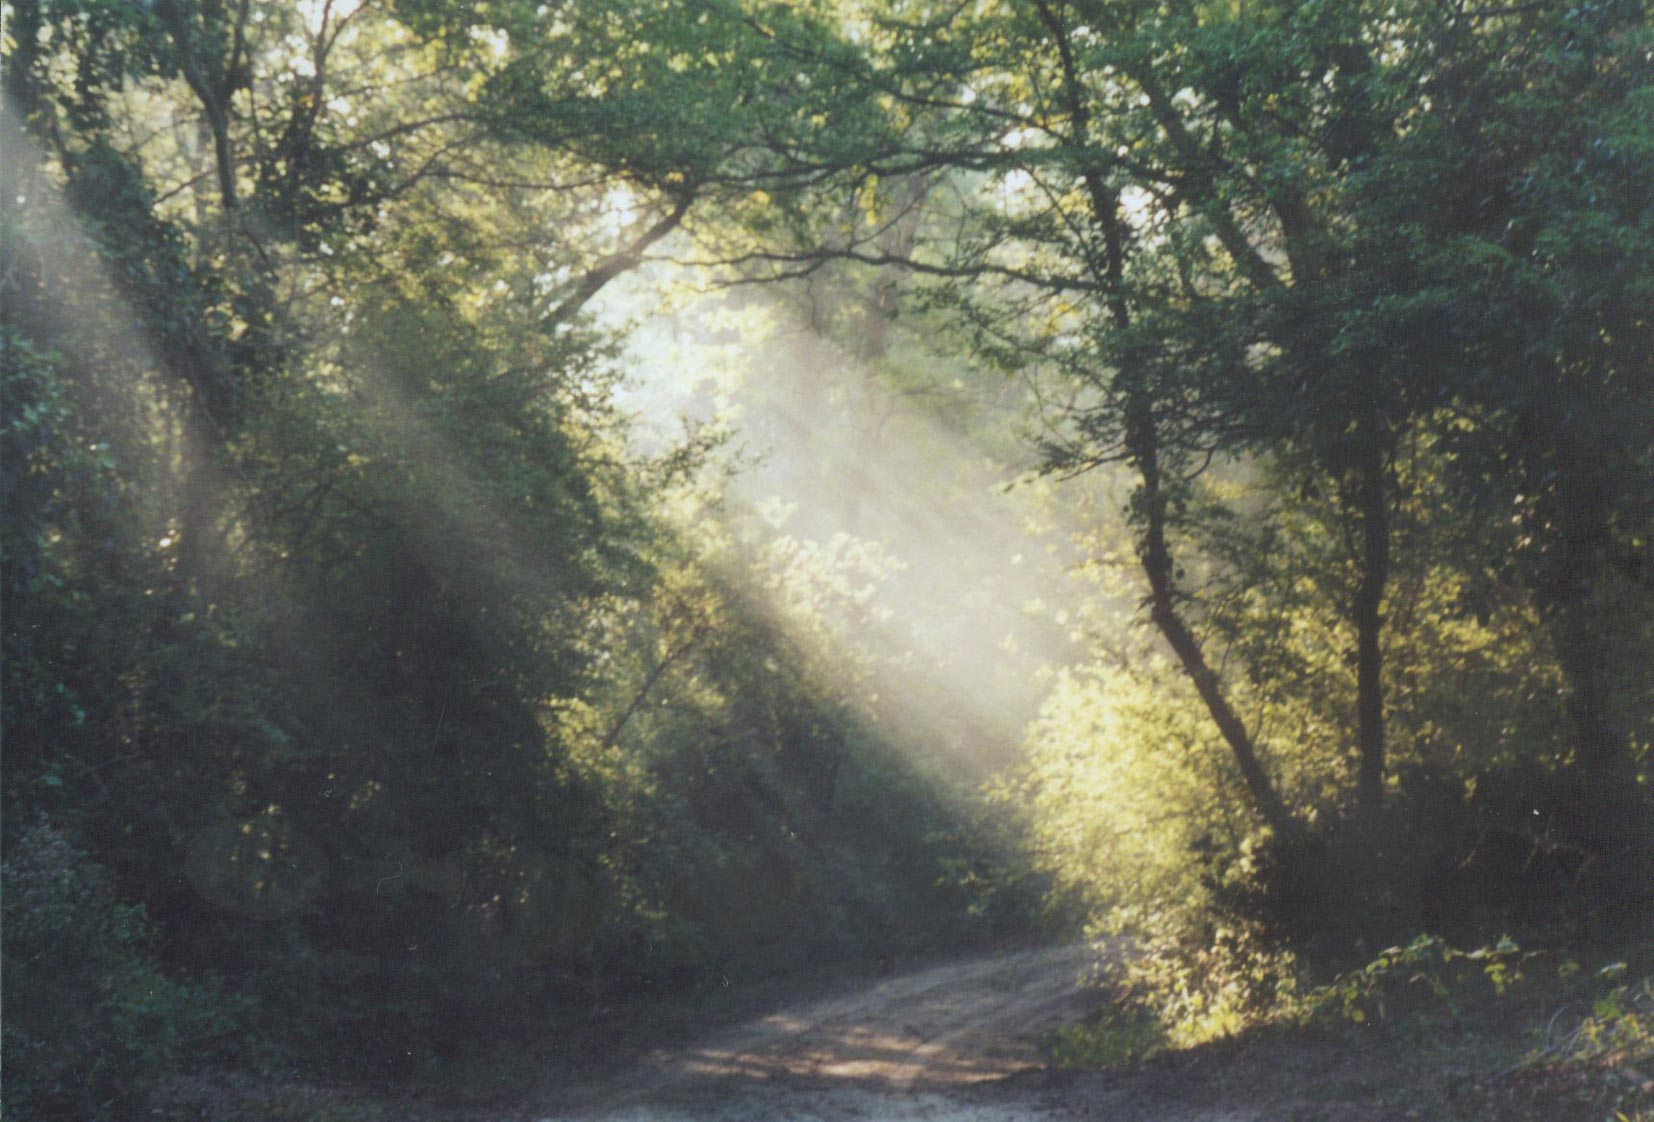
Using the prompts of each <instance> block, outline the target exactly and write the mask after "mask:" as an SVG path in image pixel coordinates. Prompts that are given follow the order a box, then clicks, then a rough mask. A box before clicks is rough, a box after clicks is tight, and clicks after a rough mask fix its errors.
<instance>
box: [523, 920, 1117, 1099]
mask: <svg viewBox="0 0 1654 1122" xmlns="http://www.w3.org/2000/svg"><path fill="white" fill-rule="evenodd" d="M1088 961H1089V958H1088V952H1087V951H1086V950H1085V949H1084V948H1081V947H1065V948H1057V949H1044V950H1035V951H1016V952H1007V953H1000V954H993V955H987V956H983V957H978V958H972V959H966V960H963V961H956V962H950V963H946V964H943V965H940V966H935V967H931V968H929V969H926V970H921V971H919V972H917V973H913V974H907V975H903V976H900V977H895V978H890V979H887V980H886V981H884V982H882V983H879V984H877V985H875V986H873V987H871V988H869V989H866V990H862V991H860V992H857V993H854V994H850V995H847V996H841V997H837V998H833V999H830V1000H825V1001H818V1002H814V1003H809V1004H804V1005H799V1006H797V1007H792V1008H787V1009H783V1010H781V1011H779V1012H776V1013H773V1014H771V1015H769V1016H766V1017H763V1018H761V1019H759V1020H757V1021H754V1022H751V1023H749V1024H745V1025H741V1026H738V1027H735V1028H731V1029H728V1030H724V1031H722V1032H718V1033H715V1034H713V1035H712V1036H711V1037H710V1038H708V1039H707V1040H705V1041H702V1042H700V1043H698V1044H696V1045H695V1046H693V1047H687V1048H679V1049H673V1050H663V1051H659V1052H655V1053H652V1054H650V1055H649V1056H647V1057H645V1059H644V1061H643V1062H642V1064H641V1065H639V1067H638V1068H637V1069H635V1070H633V1071H631V1072H628V1073H627V1074H626V1075H625V1076H624V1077H618V1078H614V1079H611V1080H609V1081H607V1082H605V1083H603V1084H600V1085H597V1086H592V1087H587V1088H584V1089H581V1090H579V1091H578V1092H576V1093H575V1094H573V1095H572V1096H570V1095H568V1094H567V1093H565V1094H564V1096H563V1103H562V1105H561V1106H560V1108H559V1110H558V1111H557V1112H556V1113H555V1114H549V1115H547V1117H548V1118H552V1119H557V1120H558V1122H564V1120H567V1122H749V1120H750V1122H760V1120H762V1122H778V1120H783V1119H785V1120H793V1122H840V1120H843V1122H849V1120H852V1119H858V1120H859V1119H879V1120H887V1119H888V1120H895V1122H905V1120H908V1119H915V1120H917V1119H925V1120H930V1122H1001V1120H1007V1122H1008V1120H1011V1119H1022V1120H1028V1122H1038V1120H1041V1119H1045V1118H1052V1117H1059V1116H1063V1115H1066V1112H1062V1113H1061V1114H1053V1113H1051V1112H1052V1110H1054V1109H1055V1103H1054V1102H1053V1101H1046V1100H1047V1096H1046V1095H1045V1094H1044V1093H1043V1092H1042V1091H1041V1090H1040V1089H1039V1088H1038V1087H1037V1086H1035V1085H1034V1084H1033V1083H1032V1082H1030V1083H1023V1082H1022V1081H1016V1080H1013V1081H1011V1082H1010V1083H1005V1082H1001V1081H1004V1080H1006V1079H1007V1077H1010V1076H1014V1075H1017V1074H1018V1073H1025V1072H1030V1071H1033V1070H1036V1069H1038V1068H1039V1067H1040V1055H1039V1045H1040V1041H1041V1040H1042V1038H1043V1037H1044V1036H1045V1034H1046V1033H1048V1032H1049V1031H1050V1030H1051V1029H1052V1028H1054V1027H1056V1026H1057V1025H1058V1024H1061V1023H1062V1022H1063V1021H1065V1020H1069V1019H1073V1018H1074V1017H1077V1016H1079V1015H1080V1014H1081V1013H1082V1012H1083V1011H1084V1010H1085V1008H1086V1006H1087V1003H1088V1002H1091V1003H1094V1002H1095V1000H1096V995H1095V992H1091V993H1088V992H1087V991H1086V990H1085V989H1083V988H1082V986H1081V976H1082V974H1083V973H1084V971H1085V968H1086V964H1087V962H1088Z"/></svg>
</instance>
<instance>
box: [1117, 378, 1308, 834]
mask: <svg viewBox="0 0 1654 1122" xmlns="http://www.w3.org/2000/svg"><path fill="white" fill-rule="evenodd" d="M1128 412H1129V413H1130V414H1131V416H1129V417H1128V419H1127V428H1128V433H1127V442H1128V444H1129V445H1130V455H1131V458H1132V462H1133V463H1134V464H1135V465H1136V467H1137V470H1138V472H1139V473H1140V475H1141V477H1142V492H1141V493H1142V498H1143V502H1142V518H1143V534H1142V537H1141V538H1139V540H1138V546H1137V551H1138V559H1139V560H1140V561H1141V563H1142V566H1143V573H1144V575H1145V576H1147V577H1148V581H1149V618H1150V619H1151V620H1152V621H1153V622H1154V625H1155V627H1156V628H1158V629H1159V631H1160V634H1161V635H1162V636H1163V637H1164V638H1165V640H1166V643H1167V645H1168V646H1170V647H1171V649H1172V653H1173V654H1175V655H1176V656H1177V661H1178V664H1179V665H1180V666H1181V667H1182V668H1183V672H1184V673H1185V674H1187V675H1188V677H1189V680H1190V681H1191V682H1193V683H1194V686H1195V691H1196V692H1197V693H1199V695H1200V700H1201V701H1202V702H1203V703H1204V704H1205V706H1206V711H1207V712H1208V713H1209V714H1210V715H1211V717H1212V721H1213V723H1214V724H1216V725H1217V727H1218V732H1219V733H1221V734H1222V736H1223V739H1224V742H1225V743H1227V744H1228V745H1229V751H1230V753H1231V754H1233V756H1234V757H1235V764H1236V766H1237V767H1238V768H1239V769H1240V773H1241V778H1242V779H1243V780H1244V781H1245V783H1246V789H1247V791H1248V793H1249V794H1250V795H1251V796H1252V802H1253V804H1254V805H1255V806H1256V807H1257V810H1258V813H1259V814H1260V815H1261V816H1262V817H1263V820H1264V821H1265V822H1267V823H1268V824H1269V826H1270V828H1271V829H1273V830H1274V831H1275V832H1276V834H1278V835H1280V836H1283V837H1285V836H1289V835H1293V834H1297V833H1299V832H1300V830H1301V825H1300V823H1299V822H1298V820H1297V819H1296V818H1294V817H1293V815H1292V812H1291V811H1290V810H1288V809H1287V806H1286V803H1285V802H1283V801H1282V799H1281V796H1280V793H1279V792H1278V791H1276V789H1275V784H1274V783H1273V781H1272V780H1271V779H1270V778H1269V773H1268V772H1267V771H1265V770H1264V767H1263V763H1262V761H1261V760H1260V759H1259V758H1258V752H1257V746H1256V745H1255V744H1254V742H1253V739H1252V735H1251V733H1250V732H1248V731H1247V728H1246V722H1245V721H1243V720H1241V717H1240V715H1239V714H1238V713H1236V712H1235V710H1234V707H1233V706H1231V705H1230V704H1229V699H1228V697H1226V696H1225V695H1224V692H1223V684H1222V683H1221V682H1220V681H1219V680H1218V676H1217V673H1216V671H1214V670H1213V669H1212V668H1211V666H1210V665H1208V663H1207V662H1206V655H1205V652H1204V651H1202V649H1201V646H1200V642H1199V640H1197V639H1196V638H1195V636H1194V633H1193V632H1192V631H1191V630H1190V629H1189V626H1188V624H1187V623H1186V622H1185V621H1184V619H1183V616H1182V613H1180V612H1179V611H1178V606H1177V600H1178V593H1177V584H1176V580H1175V577H1174V569H1173V566H1172V557H1171V550H1170V548H1169V547H1168V545H1167V543H1166V497H1165V494H1164V493H1163V492H1162V490H1161V479H1160V451H1159V434H1158V432H1157V430H1156V426H1155V424H1154V417H1153V413H1152V412H1151V411H1150V410H1149V409H1148V408H1147V407H1146V405H1145V403H1142V402H1134V403H1132V405H1131V406H1129V407H1128Z"/></svg>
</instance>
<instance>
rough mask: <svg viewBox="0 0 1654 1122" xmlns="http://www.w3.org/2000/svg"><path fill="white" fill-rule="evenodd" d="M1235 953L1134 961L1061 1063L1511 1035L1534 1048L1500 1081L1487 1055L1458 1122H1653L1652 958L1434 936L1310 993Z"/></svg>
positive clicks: (1056, 1047) (1073, 1030)
mask: <svg viewBox="0 0 1654 1122" xmlns="http://www.w3.org/2000/svg"><path fill="white" fill-rule="evenodd" d="M1236 951H1237V948H1235V947H1230V948H1228V950H1227V951H1224V950H1222V949H1219V950H1215V951H1210V952H1208V954H1207V955H1206V956H1204V958H1202V959H1186V960H1184V961H1183V963H1182V964H1181V965H1180V966H1176V967H1174V966H1172V965H1170V964H1169V963H1158V964H1157V963H1155V962H1154V961H1153V958H1152V956H1151V959H1150V965H1149V967H1148V969H1144V968H1143V963H1142V961H1141V960H1138V961H1137V962H1135V963H1134V964H1133V966H1132V968H1131V970H1130V975H1129V978H1128V980H1127V981H1126V982H1125V984H1124V985H1123V986H1122V987H1121V988H1120V989H1118V990H1117V991H1116V994H1115V1000H1114V1001H1113V1002H1112V1003H1111V1004H1110V1005H1109V1006H1107V1007H1106V1008H1104V1009H1102V1010H1099V1011H1098V1012H1097V1013H1096V1014H1095V1015H1094V1016H1093V1017H1092V1018H1090V1019H1089V1020H1087V1021H1086V1022H1084V1023H1081V1024H1077V1025H1071V1026H1067V1027H1065V1028H1064V1029H1062V1030H1060V1031H1059V1032H1057V1033H1056V1034H1055V1035H1054V1036H1053V1038H1052V1040H1051V1044H1050V1052H1051V1056H1052V1058H1053V1060H1054V1062H1056V1063H1058V1064H1059V1065H1062V1066H1065V1067H1075V1068H1108V1067H1119V1066H1123V1065H1127V1064H1131V1063H1136V1062H1139V1061H1142V1060H1144V1059H1147V1058H1149V1057H1151V1056H1153V1055H1155V1054H1157V1053H1160V1052H1164V1051H1168V1050H1178V1049H1183V1048H1189V1047H1195V1046H1198V1045H1201V1044H1205V1043H1209V1042H1212V1041H1216V1040H1221V1039H1235V1038H1244V1037H1248V1036H1250V1035H1252V1034H1253V1033H1257V1032H1293V1031H1297V1032H1311V1033H1324V1032H1334V1033H1338V1032H1341V1031H1344V1030H1345V1029H1347V1028H1353V1027H1357V1026H1360V1027H1362V1028H1363V1029H1373V1028H1376V1027H1379V1026H1387V1027H1388V1028H1389V1029H1391V1030H1392V1031H1390V1032H1389V1033H1387V1034H1385V1035H1384V1036H1383V1037H1382V1039H1383V1041H1384V1042H1385V1043H1384V1045H1383V1046H1384V1047H1387V1048H1410V1049H1412V1050H1414V1051H1418V1052H1422V1053H1429V1054H1435V1053H1438V1052H1441V1051H1444V1050H1445V1046H1446V1044H1447V1042H1448V1041H1451V1042H1452V1043H1453V1044H1454V1045H1457V1046H1464V1045H1466V1044H1469V1045H1472V1046H1473V1045H1474V1044H1475V1043H1476V1041H1474V1040H1472V1039H1469V1038H1472V1037H1475V1036H1477V1035H1485V1036H1490V1037H1491V1036H1493V1035H1500V1036H1504V1035H1507V1034H1508V1035H1512V1036H1516V1037H1518V1038H1523V1037H1525V1038H1526V1043H1525V1044H1524V1045H1522V1047H1523V1049H1524V1050H1523V1052H1522V1054H1521V1055H1520V1058H1518V1059H1517V1060H1516V1062H1515V1063H1504V1061H1500V1063H1501V1065H1502V1066H1499V1067H1497V1068H1495V1067H1493V1066H1492V1057H1493V1056H1495V1055H1497V1054H1498V1052H1497V1050H1496V1049H1493V1048H1491V1047H1487V1048H1483V1049H1481V1050H1480V1052H1479V1053H1478V1054H1479V1056H1480V1057H1481V1059H1482V1061H1483V1062H1484V1063H1485V1064H1487V1065H1488V1069H1487V1070H1484V1071H1479V1072H1477V1073H1476V1075H1475V1079H1474V1081H1473V1091H1472V1092H1471V1094H1472V1100H1471V1103H1472V1105H1469V1106H1466V1105H1465V1103H1463V1102H1461V1104H1460V1109H1461V1110H1465V1109H1468V1110H1470V1111H1471V1114H1469V1115H1463V1116H1466V1117H1469V1116H1474V1115H1475V1113H1476V1111H1477V1110H1483V1111H1485V1112H1488V1113H1487V1114H1486V1116H1488V1117H1501V1118H1505V1117H1508V1118H1513V1119H1515V1118H1522V1119H1527V1118H1536V1119H1537V1118H1547V1119H1552V1118H1555V1119H1560V1118H1562V1117H1564V1114H1565V1116H1566V1117H1568V1118H1574V1117H1579V1118H1589V1119H1593V1120H1600V1122H1654V972H1651V970H1650V968H1651V966H1654V963H1651V962H1650V961H1649V960H1648V959H1647V958H1646V955H1647V951H1646V949H1638V950H1637V951H1636V952H1634V953H1633V955H1632V956H1630V961H1627V960H1617V961H1612V962H1607V963H1606V964H1596V965H1593V966H1589V967H1588V966H1586V965H1584V964H1582V963H1581V962H1579V961H1577V960H1576V959H1574V958H1572V957H1569V956H1567V955H1564V954H1559V953H1557V952H1555V951H1551V950H1527V949H1524V948H1523V947H1521V946H1520V945H1519V944H1518V943H1517V942H1516V941H1515V940H1513V939H1511V938H1509V937H1504V938H1500V939H1498V940H1497V941H1496V942H1494V943H1492V944H1489V945H1486V946H1482V947H1478V948H1474V949H1462V948H1458V947H1455V946H1453V945H1451V944H1449V943H1448V942H1446V941H1445V940H1443V939H1441V938H1439V937H1436V936H1430V935H1426V936H1420V937H1419V938H1417V939H1414V940H1413V941H1412V942H1410V943H1407V944H1405V945H1401V946H1394V947H1390V948H1388V949H1387V950H1385V951H1383V952H1381V953H1380V954H1379V955H1378V956H1377V957H1375V958H1374V959H1373V960H1372V961H1371V962H1369V963H1367V964H1366V965H1364V966H1362V967H1360V968H1358V969H1354V970H1348V971H1343V972H1340V973H1338V974H1336V975H1334V976H1333V977H1332V978H1331V979H1330V980H1327V981H1324V982H1321V983H1319V984H1307V983H1305V982H1304V981H1303V979H1302V974H1303V970H1302V967H1301V966H1300V965H1299V964H1298V963H1296V962H1293V961H1292V960H1291V959H1290V958H1288V957H1286V956H1283V955H1276V956H1273V957H1267V958H1262V959H1259V960H1258V961H1256V962H1254V963H1252V964H1251V967H1250V968H1249V969H1248V968H1247V967H1245V966H1244V964H1243V961H1244V960H1243V956H1241V955H1239V954H1238V953H1236ZM1203 970H1205V971H1208V972H1207V973H1202V971H1203ZM1425 1066H1426V1068H1427V1067H1428V1061H1426V1065H1425ZM1564 1106H1565V1107H1566V1111H1565V1112H1564V1110H1563V1108H1564ZM1548 1112H1555V1113H1548Z"/></svg>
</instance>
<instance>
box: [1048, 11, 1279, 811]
mask: <svg viewBox="0 0 1654 1122" xmlns="http://www.w3.org/2000/svg"><path fill="white" fill-rule="evenodd" d="M1036 7H1037V10H1038V12H1039V16H1040V19H1041V22H1042V23H1044V24H1045V27H1046V30H1047V31H1048V32H1049V33H1050V34H1051V36H1052V40H1053V44H1054V45H1055V47H1056V49H1057V54H1058V59H1059V61H1060V63H1061V66H1062V71H1063V85H1064V96H1065V99H1066V101H1067V103H1068V110H1069V120H1070V124H1071V128H1072V132H1071V133H1070V135H1069V137H1068V138H1067V140H1068V143H1069V144H1071V145H1072V146H1074V147H1075V148H1076V149H1077V150H1079V151H1082V152H1084V151H1086V150H1087V149H1088V148H1089V147H1090V138H1089V135H1088V133H1089V129H1090V109H1089V106H1088V105H1087V104H1086V102H1085V99H1084V94H1083V93H1082V91H1081V86H1080V83H1079V76H1078V74H1077V70H1076V66H1077V64H1076V60H1075V57H1074V52H1073V46H1072V44H1071V43H1070V41H1069V34H1068V28H1067V26H1066V25H1065V24H1064V23H1063V21H1062V19H1061V18H1060V16H1059V15H1058V13H1057V12H1056V11H1055V10H1054V9H1053V8H1052V7H1051V5H1050V3H1049V0H1036ZM1081 179H1082V181H1083V182H1084V184H1085V189H1086V194H1087V196H1088V197H1089V200H1090V203H1091V211H1092V221H1093V222H1094V223H1095V224H1096V226H1097V229H1098V231H1099V232H1100V233H1101V234H1102V239H1103V246H1102V249H1103V253H1102V257H1101V259H1100V260H1098V261H1095V262H1093V263H1092V271H1093V272H1094V273H1097V274H1099V280H1100V281H1101V285H1100V287H1101V288H1102V290H1103V292H1104V293H1105V300H1106V304H1107V308H1108V314H1109V318H1110V319H1111V320H1112V321H1113V324H1114V326H1115V327H1116V328H1117V329H1119V330H1121V331H1128V330H1130V328H1131V324H1132V309H1131V303H1130V298H1129V296H1128V294H1127V291H1126V278H1125V268H1126V257H1127V253H1128V239H1129V232H1128V230H1127V228H1126V224H1125V222H1124V220H1123V219H1122V217H1121V215H1120V206H1119V198H1118V196H1117V195H1116V194H1115V193H1114V192H1113V191H1111V190H1110V189H1109V187H1108V184H1107V176H1106V175H1105V173H1104V169H1103V168H1102V167H1099V166H1098V165H1097V164H1095V163H1088V164H1086V165H1085V166H1084V170H1083V171H1082V173H1081ZM1236 248H1237V251H1238V250H1239V249H1240V247H1236ZM1237 260H1240V261H1241V263H1242V264H1243V265H1245V264H1247V261H1246V259H1245V255H1244V254H1242V256H1241V257H1238V258H1237ZM1266 272H1267V270H1266ZM1273 279H1274V278H1273V274H1268V276H1266V277H1261V278H1259V283H1260V284H1266V283H1270V282H1271V281H1273ZM1135 374H1136V372H1135V371H1130V370H1121V371H1119V372H1117V375H1116V377H1117V379H1119V380H1120V381H1119V383H1118V384H1121V385H1124V386H1125V393H1124V398H1125V402H1124V430H1125V444H1126V454H1127V456H1128V458H1129V460H1130V462H1131V464H1132V466H1133V467H1135V468H1136V469H1137V472H1138V475H1139V477H1140V479H1141V488H1140V491H1139V494H1140V496H1141V499H1142V503H1141V511H1140V517H1141V518H1142V522H1143V530H1142V536H1141V537H1140V538H1139V539H1138V543H1137V556H1138V561H1139V563H1140V564H1141V565H1142V567H1143V574H1144V576H1145V577H1146V578H1147V579H1148V583H1149V619H1150V621H1151V622H1152V623H1153V624H1154V626H1155V628H1156V629H1157V630H1158V631H1159V632H1160V634H1161V637H1162V638H1164V639H1165V640H1166V644H1167V646H1169V647H1171V649H1172V653H1173V654H1174V655H1176V656H1177V661H1178V665H1179V666H1180V667H1181V668H1182V670H1183V673H1184V674H1186V675H1187V676H1188V678H1189V680H1190V681H1191V682H1193V683H1194V687H1195V692H1196V693H1198V694H1199V695H1200V700H1201V702H1202V704H1204V705H1205V706H1206V711H1207V713H1208V714H1209V715H1210V716H1211V718H1212V722H1213V723H1214V724H1215V725H1216V726H1217V728H1218V732H1219V733H1220V734H1221V735H1222V736H1223V739H1224V742H1225V743H1226V744H1227V745H1228V746H1229V751H1230V754H1231V755H1232V756H1233V757H1234V759H1235V765H1236V767H1237V768H1238V769H1239V770H1240V773H1241V779H1242V780H1243V781H1244V782H1245V784H1246V789H1247V792H1248V794H1250V795H1251V798H1252V802H1253V805H1254V807H1256V809H1257V811H1258V814H1259V816H1260V817H1262V818H1263V820H1264V822H1265V823H1267V824H1268V825H1269V827H1270V828H1271V829H1273V830H1274V831H1275V833H1276V834H1277V835H1280V836H1283V837H1285V836H1290V835H1297V834H1300V833H1302V832H1303V825H1302V823H1300V822H1299V821H1298V819H1297V818H1296V817H1295V816H1294V815H1293V814H1292V811H1291V810H1289V809H1288V808H1287V805H1286V802H1285V801H1284V800H1283V799H1282V798H1281V796H1280V792H1279V791H1277V790H1276V788H1275V783H1274V781H1273V780H1272V779H1271V778H1270V776H1269V772H1268V771H1267V770H1265V768H1264V766H1263V761H1262V760H1261V759H1260V758H1259V755H1258V750H1257V745H1256V742H1255V741H1254V739H1253V737H1252V734H1251V732H1250V731H1249V730H1248V729H1247V727H1246V722H1245V721H1243V720H1242V719H1241V717H1240V714H1238V713H1236V712H1235V709H1234V706H1232V705H1230V704H1229V698H1228V696H1227V695H1226V694H1225V692H1224V689H1223V683H1222V681H1221V680H1220V679H1219V678H1218V675H1217V672H1216V671H1214V670H1213V669H1212V667H1211V665H1210V664H1209V663H1208V662H1207V661H1206V654H1205V651H1204V650H1203V649H1202V648H1201V645H1200V640H1199V639H1198V638H1196V636H1195V634H1194V631H1193V630H1192V629H1191V628H1190V627H1189V625H1188V622H1187V621H1186V620H1185V619H1184V618H1183V614H1182V612H1181V611H1180V610H1179V606H1178V600H1179V593H1178V590H1177V582H1176V568H1175V566H1174V565H1173V562H1172V555H1171V547H1170V546H1169V544H1168V543H1167V539H1166V495H1165V490H1164V487H1163V478H1162V471H1161V448H1160V431H1159V424H1158V422H1157V420H1156V418H1155V412H1154V403H1153V401H1152V400H1151V399H1150V398H1149V393H1148V390H1147V389H1146V388H1145V387H1144V386H1143V384H1142V383H1141V381H1139V380H1138V379H1137V378H1136V377H1135Z"/></svg>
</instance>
